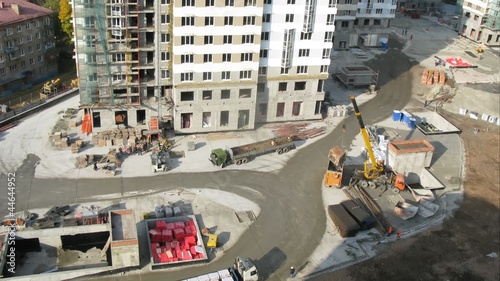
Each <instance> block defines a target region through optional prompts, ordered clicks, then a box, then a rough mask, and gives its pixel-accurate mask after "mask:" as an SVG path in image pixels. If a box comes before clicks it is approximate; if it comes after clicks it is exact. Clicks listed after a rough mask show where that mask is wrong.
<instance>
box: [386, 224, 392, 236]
mask: <svg viewBox="0 0 500 281" xmlns="http://www.w3.org/2000/svg"><path fill="white" fill-rule="evenodd" d="M392 232H393V229H392V226H389V229H388V230H387V237H389V236H391V234H392Z"/></svg>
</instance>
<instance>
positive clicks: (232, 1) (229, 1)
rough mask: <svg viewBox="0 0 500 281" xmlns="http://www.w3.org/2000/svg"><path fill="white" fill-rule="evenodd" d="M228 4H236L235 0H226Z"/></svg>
mask: <svg viewBox="0 0 500 281" xmlns="http://www.w3.org/2000/svg"><path fill="white" fill-rule="evenodd" d="M226 6H230V7H231V6H234V0H226Z"/></svg>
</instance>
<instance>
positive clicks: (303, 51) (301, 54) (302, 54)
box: [299, 49, 311, 57]
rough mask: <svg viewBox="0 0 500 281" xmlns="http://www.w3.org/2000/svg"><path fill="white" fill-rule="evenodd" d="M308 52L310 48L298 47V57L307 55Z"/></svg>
mask: <svg viewBox="0 0 500 281" xmlns="http://www.w3.org/2000/svg"><path fill="white" fill-rule="evenodd" d="M310 52H311V50H310V49H299V57H308V56H309V53H310Z"/></svg>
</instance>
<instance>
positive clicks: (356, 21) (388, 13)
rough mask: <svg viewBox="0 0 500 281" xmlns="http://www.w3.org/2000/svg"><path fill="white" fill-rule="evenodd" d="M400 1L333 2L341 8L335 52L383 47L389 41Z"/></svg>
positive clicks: (336, 24) (337, 19)
mask: <svg viewBox="0 0 500 281" xmlns="http://www.w3.org/2000/svg"><path fill="white" fill-rule="evenodd" d="M396 4H397V0H330V5H331V6H336V7H337V9H338V12H337V16H336V19H335V40H334V48H335V49H348V48H350V47H358V46H365V47H380V46H382V45H383V44H386V43H387V41H388V38H389V33H390V32H391V31H390V30H389V27H390V25H391V19H393V18H394V17H395V16H396V6H397V5H396Z"/></svg>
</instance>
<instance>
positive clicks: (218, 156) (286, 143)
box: [209, 136, 295, 168]
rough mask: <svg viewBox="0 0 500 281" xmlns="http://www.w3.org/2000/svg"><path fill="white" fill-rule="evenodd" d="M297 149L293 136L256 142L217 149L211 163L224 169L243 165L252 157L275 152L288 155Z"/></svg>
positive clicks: (213, 152) (212, 155) (211, 154)
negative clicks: (234, 165)
mask: <svg viewBox="0 0 500 281" xmlns="http://www.w3.org/2000/svg"><path fill="white" fill-rule="evenodd" d="M293 148H295V145H294V143H293V136H288V137H287V136H285V137H277V138H272V139H268V140H265V141H259V142H254V143H250V144H245V145H241V146H236V147H232V148H226V149H222V148H217V149H214V150H212V153H210V158H209V160H210V162H212V164H214V165H215V166H219V167H221V168H224V167H225V166H227V165H229V164H232V163H234V164H236V165H241V164H245V163H247V162H248V160H249V159H250V157H254V156H258V155H261V154H265V153H268V152H271V151H275V152H276V153H278V154H283V153H287V152H288V151H290V149H293Z"/></svg>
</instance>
